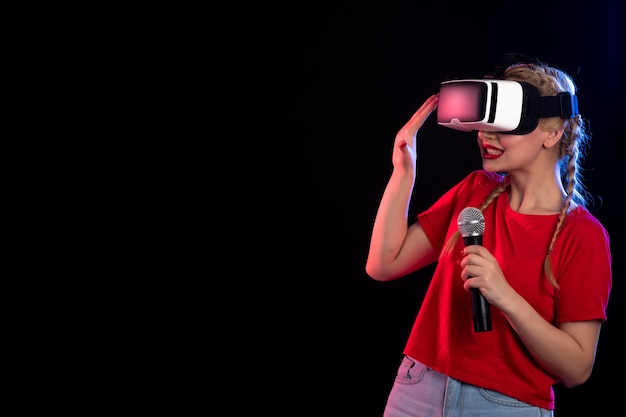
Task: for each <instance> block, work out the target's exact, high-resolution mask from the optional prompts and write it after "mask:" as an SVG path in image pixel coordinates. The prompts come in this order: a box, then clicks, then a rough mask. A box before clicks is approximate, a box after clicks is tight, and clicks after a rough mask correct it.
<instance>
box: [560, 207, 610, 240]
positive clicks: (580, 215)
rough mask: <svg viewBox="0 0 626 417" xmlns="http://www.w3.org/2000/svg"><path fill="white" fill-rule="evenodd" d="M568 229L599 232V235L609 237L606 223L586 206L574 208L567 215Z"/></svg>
mask: <svg viewBox="0 0 626 417" xmlns="http://www.w3.org/2000/svg"><path fill="white" fill-rule="evenodd" d="M564 226H565V227H566V230H568V231H569V232H570V233H577V234H585V235H588V234H598V235H599V237H604V238H606V239H608V238H609V234H608V232H607V230H606V228H605V227H604V225H603V224H602V223H601V222H600V221H599V220H598V219H597V218H596V217H595V216H594V215H593V214H591V213H590V212H589V210H587V209H586V208H584V207H581V206H578V207H576V208H574V209H573V210H572V211H570V212H569V213H568V214H567V217H565V224H564Z"/></svg>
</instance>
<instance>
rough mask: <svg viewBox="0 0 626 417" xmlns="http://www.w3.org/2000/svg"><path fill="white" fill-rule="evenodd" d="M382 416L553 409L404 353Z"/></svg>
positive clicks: (519, 416) (466, 416)
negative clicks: (466, 379) (432, 366)
mask: <svg viewBox="0 0 626 417" xmlns="http://www.w3.org/2000/svg"><path fill="white" fill-rule="evenodd" d="M383 416H384V417H503V416H507V417H508V416H512V417H553V416H554V412H553V411H552V410H546V409H543V408H539V407H535V406H533V405H530V404H527V403H524V402H522V401H519V400H516V399H515V398H511V397H509V396H506V395H504V394H500V393H499V392H496V391H491V390H487V389H484V388H480V387H477V386H474V385H469V384H466V383H463V382H461V381H458V380H456V379H454V378H450V377H448V376H446V375H444V374H442V373H439V372H437V371H435V370H433V369H430V368H428V367H426V366H424V365H423V364H422V363H420V362H418V361H416V360H415V359H412V358H410V357H408V356H405V357H404V359H403V360H402V363H401V364H400V367H399V368H398V374H397V375H396V380H395V382H394V384H393V387H392V388H391V392H390V394H389V397H388V399H387V405H386V407H385V411H384V414H383Z"/></svg>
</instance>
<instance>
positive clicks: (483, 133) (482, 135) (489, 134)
mask: <svg viewBox="0 0 626 417" xmlns="http://www.w3.org/2000/svg"><path fill="white" fill-rule="evenodd" d="M495 138H496V134H495V133H494V132H486V131H484V130H479V131H478V139H480V140H489V139H491V140H493V139H495Z"/></svg>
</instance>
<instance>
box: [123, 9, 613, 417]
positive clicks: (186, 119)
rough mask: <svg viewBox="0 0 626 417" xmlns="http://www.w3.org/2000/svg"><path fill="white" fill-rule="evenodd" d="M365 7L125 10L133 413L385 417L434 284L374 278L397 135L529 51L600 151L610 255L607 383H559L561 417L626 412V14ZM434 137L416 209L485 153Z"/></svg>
mask: <svg viewBox="0 0 626 417" xmlns="http://www.w3.org/2000/svg"><path fill="white" fill-rule="evenodd" d="M366 3H367V2H356V1H335V2H323V1H322V2H320V1H299V2H298V1H294V2H290V3H284V2H281V3H276V2H237V1H230V2H226V1H214V2H206V3H205V2H196V3H181V2H178V3H173V4H170V5H163V4H158V5H151V6H148V7H146V8H145V9H139V8H137V10H133V11H132V13H129V15H128V16H129V17H130V18H128V19H127V20H126V24H127V25H128V27H127V29H128V34H129V36H128V37H127V38H126V39H125V46H126V48H125V51H126V52H127V53H126V55H124V57H123V58H124V60H123V63H122V64H121V66H122V67H123V68H121V69H122V71H123V72H124V73H125V74H126V81H127V84H128V90H127V91H128V95H127V96H126V97H125V98H124V100H122V101H121V103H120V109H121V112H120V117H121V118H123V119H125V120H127V121H130V122H131V123H132V128H131V129H128V130H126V134H128V135H129V137H128V141H127V142H126V143H125V144H124V145H123V147H122V149H121V155H122V157H123V158H124V160H125V162H126V163H127V165H126V166H127V168H128V169H129V172H128V174H129V175H128V176H127V185H128V187H127V191H128V193H127V194H126V195H125V198H126V199H128V200H127V202H126V203H128V207H129V210H128V216H129V219H130V221H131V223H132V228H131V230H132V235H131V236H130V237H129V245H130V246H131V247H132V246H133V245H136V246H137V247H139V248H141V250H137V251H134V253H133V255H132V258H133V259H134V260H136V261H137V264H136V266H137V271H139V272H140V273H141V274H144V275H143V276H145V277H146V279H145V280H146V285H145V286H142V288H141V291H140V290H139V288H133V290H136V291H137V292H138V293H141V298H139V302H138V303H137V305H136V306H135V307H129V308H131V312H132V313H133V314H132V315H130V317H133V319H131V321H132V322H133V324H138V325H137V326H129V328H131V327H132V328H133V330H132V331H131V330H128V334H127V335H126V336H127V337H128V338H129V340H130V341H132V343H129V346H135V348H132V347H129V349H130V352H131V353H129V355H130V357H131V358H132V360H133V361H134V362H133V363H135V366H134V367H133V369H135V370H136V375H135V378H141V381H143V382H142V383H141V384H140V385H143V386H146V387H148V388H147V389H146V391H145V393H144V395H142V396H139V397H138V398H140V399H141V401H142V402H145V403H146V404H148V403H149V404H151V405H153V406H154V407H155V408H158V409H163V410H164V409H165V408H166V407H173V409H180V408H181V407H187V406H190V405H191V404H196V406H199V407H201V408H203V409H205V410H213V409H217V407H220V409H223V408H226V409H227V410H230V411H229V412H226V413H223V414H226V415H247V414H253V413H254V414H257V413H261V412H263V413H269V414H270V415H289V416H293V415H303V414H307V415H308V414H317V415H332V416H363V417H368V416H372V417H374V416H380V415H381V413H382V409H383V407H384V403H385V400H386V396H387V394H388V391H389V389H390V387H391V385H392V383H393V379H394V376H395V371H396V368H397V366H398V364H399V361H400V358H401V353H402V349H403V346H404V342H405V341H406V338H407V336H408V333H409V330H410V327H411V325H412V322H413V318H414V316H415V314H416V312H417V310H418V308H419V306H420V302H421V299H422V296H423V294H424V291H425V289H426V287H427V285H428V279H429V276H430V273H431V272H432V270H431V269H430V268H426V269H425V270H422V271H419V272H417V273H415V274H412V275H410V276H407V277H405V278H402V279H399V280H397V281H394V282H389V283H379V282H376V281H374V280H372V279H370V278H369V277H368V276H367V275H366V274H365V272H364V264H365V258H366V253H367V248H368V244H369V234H370V230H371V226H372V222H373V219H374V216H375V212H376V209H377V205H378V202H379V199H380V197H381V195H382V192H383V188H384V186H385V184H386V182H387V179H388V176H389V175H390V173H391V159H390V158H391V145H392V143H393V139H394V136H395V133H396V131H397V130H398V129H399V128H400V127H402V125H403V124H404V123H405V122H406V121H407V120H408V118H409V117H410V116H411V115H412V114H413V112H414V111H415V110H416V109H417V108H418V107H419V106H420V105H421V104H422V102H423V101H424V100H425V99H426V98H427V97H428V96H429V95H430V94H433V93H435V92H437V90H438V87H439V85H440V83H441V81H443V80H445V79H449V78H461V77H465V78H469V77H481V76H482V75H484V74H485V73H486V72H487V71H488V70H490V69H491V67H492V66H493V65H495V64H496V62H497V61H498V60H499V59H500V58H501V57H502V55H503V54H504V53H506V52H511V51H517V52H522V53H524V54H526V55H529V56H532V57H535V58H538V59H540V60H542V61H545V62H547V63H549V64H553V65H555V66H557V67H560V68H562V69H564V70H566V71H567V72H569V73H570V74H571V75H573V76H574V78H575V81H576V82H577V84H578V87H579V92H578V96H579V105H580V110H581V112H582V114H583V116H584V117H586V118H587V119H588V120H590V130H591V132H592V134H593V140H592V142H591V146H590V149H589V152H588V153H587V158H586V160H585V162H584V166H585V168H586V171H585V173H584V174H585V177H586V179H587V182H586V183H587V186H588V188H589V190H590V191H591V192H592V193H593V194H594V195H598V196H600V197H601V198H602V200H601V202H600V201H599V203H598V204H596V206H594V207H592V211H593V213H594V215H596V217H598V219H600V221H601V222H602V223H603V224H604V225H605V227H606V228H607V229H608V231H609V233H610V235H611V237H612V250H613V255H614V265H613V272H614V287H613V293H612V298H611V304H610V306H609V311H608V315H609V320H608V321H607V322H606V324H605V325H604V326H603V329H602V335H601V339H600V343H599V346H598V353H597V361H596V366H595V370H594V373H593V375H592V377H591V378H590V380H589V381H588V382H587V383H586V384H585V385H583V386H581V387H577V388H574V389H564V388H562V387H560V386H557V412H556V416H557V417H570V416H582V415H596V414H599V411H598V410H602V411H604V410H607V411H608V410H612V409H613V408H615V407H618V406H620V405H621V398H620V397H619V394H618V389H619V391H621V387H619V386H618V384H615V383H614V382H613V381H612V379H613V378H614V376H618V377H619V376H621V375H623V368H624V360H623V355H621V349H619V345H618V334H619V332H620V329H622V328H623V326H624V307H623V305H621V303H623V302H624V295H623V283H622V281H621V278H622V276H623V274H624V256H623V255H624V244H623V243H622V240H621V239H620V238H621V235H622V232H623V227H622V226H621V225H618V214H622V215H623V208H622V206H621V205H620V204H619V203H618V199H619V200H620V201H622V199H623V190H624V189H623V184H622V181H621V179H622V175H621V174H622V171H623V169H621V168H622V167H621V166H620V163H621V159H622V158H621V155H620V154H619V152H618V147H621V146H622V144H620V143H619V141H621V140H622V136H623V133H622V131H621V130H618V128H620V127H622V125H623V117H624V116H623V115H624V105H623V103H624V93H625V88H624V74H625V67H624V19H623V16H624V6H623V3H622V2H620V1H618V0H615V1H593V2H592V1H582V0H574V1H571V0H570V1H564V0H562V1H553V2H545V1H543V2H524V3H511V4H504V3H502V2H500V3H495V2H494V3H493V4H490V3H486V2H483V3H482V4H481V3H475V2H461V1H438V2H419V1H414V2H409V1H406V2H373V3H369V4H366ZM419 141H420V142H419V150H420V159H419V171H418V180H417V183H416V186H415V193H414V203H413V206H412V209H411V210H412V212H413V213H412V214H416V213H417V212H419V211H421V210H423V209H425V208H426V207H428V206H429V205H430V204H432V203H433V202H434V201H435V199H436V198H437V197H438V196H439V195H441V194H442V193H443V192H444V191H445V190H447V189H448V188H449V187H450V186H452V185H453V184H455V183H456V182H457V181H459V180H460V179H461V178H463V177H464V176H465V175H466V174H467V173H468V172H469V171H470V170H473V169H477V168H480V166H481V165H480V156H479V154H478V152H477V150H476V145H475V140H474V136H473V135H472V134H469V133H461V132H456V131H453V130H451V129H445V128H442V127H439V126H437V125H436V123H435V122H434V120H433V118H432V117H431V118H430V119H429V120H428V121H427V122H426V124H425V126H424V127H423V128H422V130H421V131H420V134H419ZM618 157H619V159H620V161H619V162H618ZM589 279H593V276H589ZM130 293H132V291H130ZM136 300H137V298H133V297H131V296H129V297H128V301H132V302H134V301H136ZM132 302H131V303H129V304H130V305H132ZM485 366H488V364H485ZM610 378H611V380H610ZM133 380H134V379H133ZM220 414H222V413H220Z"/></svg>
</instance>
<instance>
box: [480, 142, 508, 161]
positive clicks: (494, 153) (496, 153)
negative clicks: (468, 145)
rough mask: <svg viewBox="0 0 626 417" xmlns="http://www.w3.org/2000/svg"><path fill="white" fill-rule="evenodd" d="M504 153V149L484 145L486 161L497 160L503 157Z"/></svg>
mask: <svg viewBox="0 0 626 417" xmlns="http://www.w3.org/2000/svg"><path fill="white" fill-rule="evenodd" d="M503 153H504V151H503V150H502V149H498V148H496V147H494V146H491V145H488V144H485V145H483V158H485V159H497V158H499V157H500V156H502V154H503Z"/></svg>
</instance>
